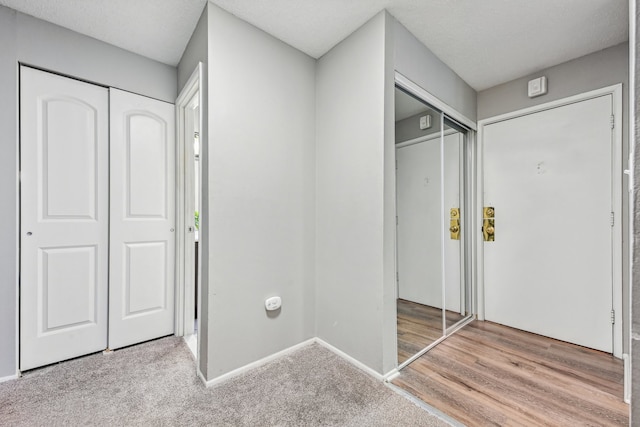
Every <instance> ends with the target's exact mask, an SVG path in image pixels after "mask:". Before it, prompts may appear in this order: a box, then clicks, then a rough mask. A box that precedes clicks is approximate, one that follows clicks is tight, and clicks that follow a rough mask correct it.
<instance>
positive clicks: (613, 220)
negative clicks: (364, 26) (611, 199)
mask: <svg viewBox="0 0 640 427" xmlns="http://www.w3.org/2000/svg"><path fill="white" fill-rule="evenodd" d="M615 218H616V214H615V213H614V212H611V226H612V227H613V224H615V222H616V219H615Z"/></svg>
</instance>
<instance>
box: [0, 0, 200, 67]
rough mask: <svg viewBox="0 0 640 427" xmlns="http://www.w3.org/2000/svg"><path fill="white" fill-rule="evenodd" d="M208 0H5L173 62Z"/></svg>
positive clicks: (14, 6)
mask: <svg viewBox="0 0 640 427" xmlns="http://www.w3.org/2000/svg"><path fill="white" fill-rule="evenodd" d="M205 3H206V0H0V5H4V6H8V7H10V8H12V9H15V10H18V11H20V12H23V13H26V14H28V15H32V16H35V17H36V18H40V19H43V20H45V21H49V22H53V23H54V24H57V25H60V26H62V27H65V28H69V29H71V30H73V31H76V32H78V33H82V34H85V35H87V36H91V37H93V38H96V39H98V40H102V41H105V42H107V43H110V44H113V45H116V46H118V47H121V48H123V49H126V50H130V51H131V52H135V53H137V54H140V55H143V56H146V57H148V58H151V59H155V60H156V61H160V62H163V63H165V64H169V65H177V64H178V62H179V61H180V58H181V57H182V52H184V48H185V47H186V46H187V43H188V42H189V38H191V34H192V33H193V30H194V28H195V27H196V24H197V23H198V19H199V18H200V14H201V13H202V10H203V9H204V5H205Z"/></svg>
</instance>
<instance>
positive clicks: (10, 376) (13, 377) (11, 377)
mask: <svg viewBox="0 0 640 427" xmlns="http://www.w3.org/2000/svg"><path fill="white" fill-rule="evenodd" d="M18 378H20V375H19V374H14V375H9V376H8V377H1V378H0V383H4V382H7V381H11V380H17V379H18Z"/></svg>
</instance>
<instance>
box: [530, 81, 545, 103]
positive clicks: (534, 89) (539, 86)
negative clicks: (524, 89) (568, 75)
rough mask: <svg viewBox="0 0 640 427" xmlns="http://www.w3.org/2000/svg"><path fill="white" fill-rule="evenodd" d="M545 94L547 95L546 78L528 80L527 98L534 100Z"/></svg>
mask: <svg viewBox="0 0 640 427" xmlns="http://www.w3.org/2000/svg"><path fill="white" fill-rule="evenodd" d="M545 93H547V78H546V77H545V76H542V77H538V78H537V79H533V80H529V86H528V94H529V98H535V97H536V96H540V95H544V94H545Z"/></svg>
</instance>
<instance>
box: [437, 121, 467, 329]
mask: <svg viewBox="0 0 640 427" xmlns="http://www.w3.org/2000/svg"><path fill="white" fill-rule="evenodd" d="M442 129H443V131H442V138H443V152H444V156H443V176H444V185H443V191H444V197H443V200H444V212H443V214H444V215H445V216H446V218H447V224H446V225H447V226H448V227H449V230H448V233H447V235H446V236H445V239H444V290H445V307H446V312H445V319H446V328H447V329H448V328H450V327H452V326H454V325H455V324H456V323H458V322H460V321H461V320H462V319H464V318H465V317H467V315H469V307H470V304H469V303H470V298H469V292H467V289H466V288H467V286H466V284H467V283H468V281H467V280H466V278H465V269H464V266H465V262H464V256H465V251H464V248H465V240H466V229H467V224H466V223H465V221H466V219H467V218H466V215H465V214H466V210H465V206H464V201H465V198H464V183H465V167H464V164H465V162H464V153H465V144H466V131H465V130H464V129H463V128H461V127H459V126H457V125H456V124H455V123H453V122H451V121H450V120H448V119H447V118H446V117H445V118H443V126H442Z"/></svg>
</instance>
